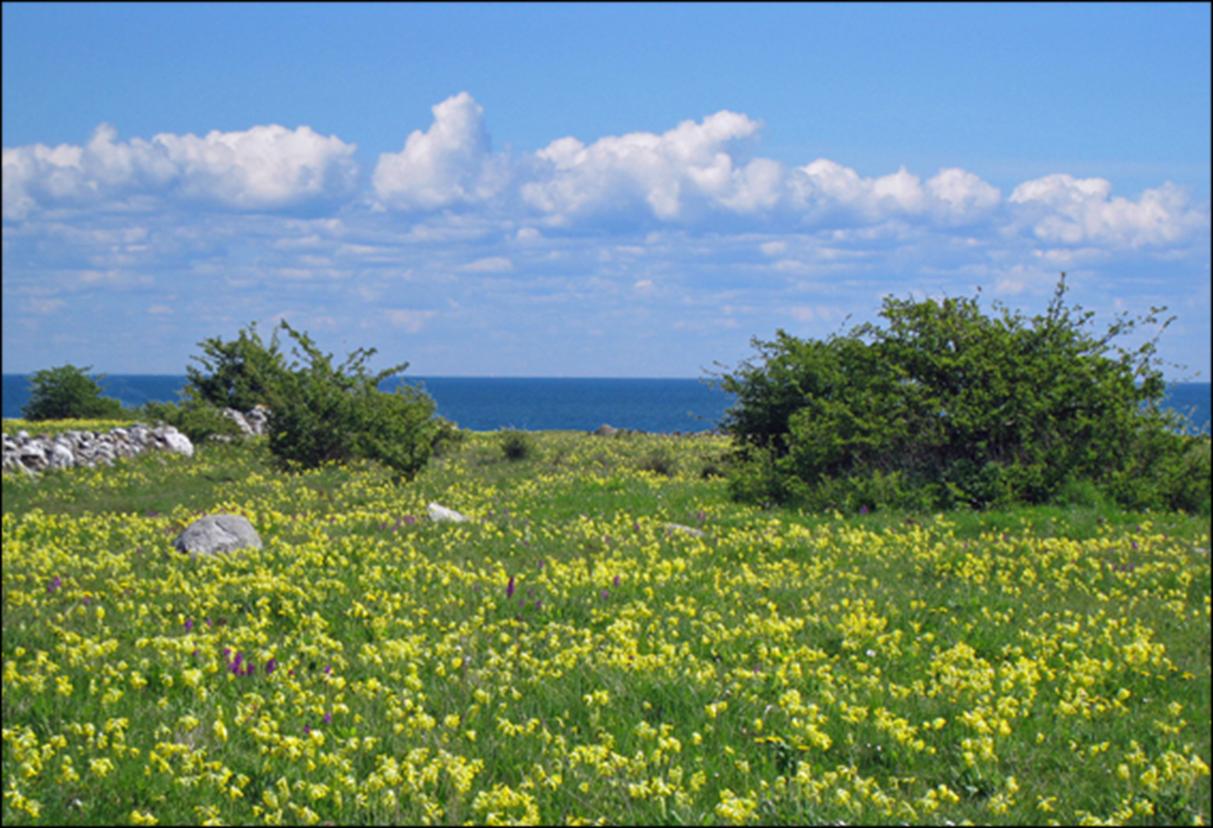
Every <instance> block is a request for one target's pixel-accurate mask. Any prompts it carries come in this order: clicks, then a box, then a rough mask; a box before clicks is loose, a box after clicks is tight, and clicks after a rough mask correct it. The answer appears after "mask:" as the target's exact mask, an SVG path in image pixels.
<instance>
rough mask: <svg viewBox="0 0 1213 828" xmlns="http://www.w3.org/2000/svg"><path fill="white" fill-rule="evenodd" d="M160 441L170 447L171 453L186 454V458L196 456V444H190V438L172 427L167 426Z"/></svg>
mask: <svg viewBox="0 0 1213 828" xmlns="http://www.w3.org/2000/svg"><path fill="white" fill-rule="evenodd" d="M160 439H162V440H163V441H164V443H165V444H166V445H167V446H168V448H169V450H170V451H175V452H177V453H178V454H184V455H185V456H186V457H193V456H194V444H193V443H191V442H190V438H189V437H186V436H185V435H184V434H182V433H181V432H180V431H178V430H177V429H175V428H173V427H172V426H165V427H164V430H163V433H162V434H161V435H160Z"/></svg>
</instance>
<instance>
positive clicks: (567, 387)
mask: <svg viewBox="0 0 1213 828" xmlns="http://www.w3.org/2000/svg"><path fill="white" fill-rule="evenodd" d="M3 379H4V387H3V409H4V411H3V416H4V417H5V418H10V417H20V416H21V408H22V407H23V406H24V405H25V404H26V402H28V400H29V393H30V377H29V375H28V374H4V375H3ZM399 382H407V383H409V384H412V385H416V386H420V387H421V388H423V389H424V390H425V391H426V393H428V394H429V395H430V396H431V397H433V399H434V402H435V403H436V404H437V406H438V413H439V414H440V415H441V416H443V417H446V418H447V419H448V420H451V421H453V422H455V423H457V424H458V425H459V426H461V427H462V428H468V429H471V430H473V431H494V430H496V429H500V428H517V429H522V430H525V431H547V430H572V431H589V430H592V429H595V428H597V427H598V426H600V425H603V424H606V425H611V426H614V427H615V428H627V429H635V430H638V431H648V432H654V433H661V434H673V433H688V432H703V431H711V430H713V429H715V428H716V427H717V426H718V425H719V424H720V421H721V418H722V417H723V416H724V413H725V411H726V409H728V408H729V406H731V405H732V404H733V401H734V400H733V396H732V395H731V394H729V393H727V392H726V391H724V390H723V389H722V388H720V387H719V385H717V384H715V383H713V382H712V381H710V380H708V379H574V378H541V377H393V378H391V379H388V380H385V381H384V383H383V384H382V385H381V386H380V387H381V388H383V390H385V391H390V390H392V389H393V388H395V387H396V384H397V383H399ZM98 384H99V385H100V386H101V390H102V394H103V395H104V396H107V397H114V398H115V399H117V400H119V401H121V402H122V404H123V405H126V406H137V405H141V404H143V403H145V402H150V401H155V402H174V401H176V400H178V399H179V393H180V391H181V389H183V388H184V387H185V384H186V377H185V376H184V375H178V374H109V375H102V376H101V378H100V379H99V380H98ZM1165 404H1166V405H1168V406H1170V407H1171V408H1174V409H1176V410H1178V411H1179V412H1180V413H1181V414H1186V415H1187V416H1188V426H1187V428H1186V430H1187V431H1188V432H1191V433H1205V434H1208V433H1209V427H1210V426H1209V420H1210V384H1209V383H1207V382H1180V383H1173V384H1171V385H1170V386H1168V388H1167V394H1166V398H1165Z"/></svg>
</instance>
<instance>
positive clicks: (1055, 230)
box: [1010, 173, 1209, 247]
mask: <svg viewBox="0 0 1213 828" xmlns="http://www.w3.org/2000/svg"><path fill="white" fill-rule="evenodd" d="M1111 192H1112V184H1111V182H1109V181H1107V180H1105V179H1103V178H1074V177H1072V176H1069V175H1065V174H1063V173H1058V174H1054V175H1047V176H1044V177H1043V178H1037V179H1033V180H1032V181H1025V182H1024V183H1023V184H1020V185H1019V186H1018V187H1016V188H1015V190H1014V192H1012V193H1011V199H1010V200H1011V203H1012V204H1013V205H1015V206H1016V207H1017V208H1018V213H1019V217H1020V220H1021V221H1023V222H1024V223H1026V224H1027V225H1028V226H1030V228H1031V230H1032V233H1033V234H1034V235H1035V236H1036V238H1038V239H1040V240H1042V241H1046V242H1054V243H1062V244H1074V245H1079V244H1084V243H1089V242H1101V243H1107V244H1111V245H1114V246H1118V247H1141V246H1143V245H1166V244H1171V243H1174V242H1176V241H1178V240H1180V239H1181V238H1182V237H1184V236H1186V235H1187V234H1188V233H1189V232H1190V231H1192V230H1195V229H1198V228H1201V227H1204V226H1207V225H1208V221H1209V216H1208V212H1207V211H1202V210H1200V209H1198V208H1195V207H1193V206H1192V205H1191V204H1190V203H1189V200H1188V197H1187V195H1186V194H1185V193H1184V191H1183V190H1182V189H1180V188H1179V187H1176V186H1174V185H1173V184H1170V183H1166V184H1163V185H1162V186H1161V187H1156V188H1154V189H1149V190H1146V191H1145V192H1143V193H1142V194H1141V197H1140V198H1139V199H1137V201H1130V200H1129V199H1126V198H1124V197H1123V196H1117V197H1115V198H1109V196H1110V195H1111Z"/></svg>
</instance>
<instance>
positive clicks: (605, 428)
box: [594, 423, 619, 437]
mask: <svg viewBox="0 0 1213 828" xmlns="http://www.w3.org/2000/svg"><path fill="white" fill-rule="evenodd" d="M618 433H619V429H617V428H615V427H614V426H609V425H607V424H606V423H603V424H602V425H600V426H598V428H596V429H594V436H596V437H614V436H615V435H616V434H618Z"/></svg>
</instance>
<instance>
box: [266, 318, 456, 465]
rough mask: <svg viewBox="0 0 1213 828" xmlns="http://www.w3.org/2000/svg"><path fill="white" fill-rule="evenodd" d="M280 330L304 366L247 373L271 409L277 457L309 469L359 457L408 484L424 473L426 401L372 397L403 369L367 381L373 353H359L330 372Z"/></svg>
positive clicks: (410, 392) (432, 432)
mask: <svg viewBox="0 0 1213 828" xmlns="http://www.w3.org/2000/svg"><path fill="white" fill-rule="evenodd" d="M282 328H283V330H285V331H286V332H287V333H288V334H289V335H290V336H291V338H292V339H294V341H295V343H296V346H297V347H296V348H295V349H294V353H295V356H296V358H297V359H300V358H302V359H305V360H306V361H305V362H298V361H296V362H292V363H291V364H290V365H285V364H281V363H280V362H278V361H276V360H273V359H262V360H260V361H259V362H257V363H256V364H257V367H256V368H255V373H254V378H255V381H256V384H257V386H258V387H259V388H260V389H262V391H263V392H264V394H265V397H264V399H265V401H266V402H267V403H268V405H269V408H270V414H269V420H268V422H267V424H266V425H267V428H268V431H269V446H270V451H271V452H272V453H273V454H274V455H275V456H276V457H277V458H279V459H280V460H282V461H283V462H285V463H287V464H297V465H300V466H303V467H313V466H317V465H320V464H321V463H325V462H329V461H338V462H341V461H345V460H350V459H353V458H359V457H362V458H368V459H372V460H378V461H379V462H381V463H383V464H384V465H386V466H388V467H390V468H391V469H393V470H394V471H395V472H397V473H398V474H399V475H401V476H403V477H408V478H411V477H412V476H413V475H414V474H416V473H417V471H419V470H420V469H421V468H422V467H423V466H425V464H426V462H427V461H428V460H429V458H430V454H431V452H432V451H433V447H434V443H435V440H436V438H437V436H438V433H439V425H438V423H437V422H436V421H435V418H434V402H433V400H432V399H430V397H429V396H427V395H426V394H425V393H424V392H422V391H420V390H418V389H416V388H414V387H412V386H409V385H404V384H402V385H400V386H399V387H398V388H397V389H396V391H395V393H391V394H389V393H385V392H383V391H380V390H379V383H380V382H381V381H383V380H384V379H387V378H388V377H391V376H393V375H395V374H398V373H400V372H402V371H403V370H404V369H405V368H406V367H408V364H407V363H402V364H400V365H396V366H393V367H391V368H388V369H386V370H384V371H380V372H379V373H377V374H370V373H368V372H367V370H366V367H365V366H366V362H367V360H369V359H370V358H371V357H372V356H374V355H375V353H376V350H375V349H374V348H371V349H365V348H359V349H357V350H356V351H354V352H353V353H351V354H350V355H349V357H348V358H347V359H346V361H345V362H344V363H342V364H341V365H339V366H336V367H334V366H333V363H332V355H330V354H324V353H322V352H321V351H320V350H319V349H318V348H317V347H316V345H315V344H314V343H313V342H312V340H311V338H310V337H308V335H307V334H306V333H302V332H298V331H296V330H295V329H293V328H292V327H290V325H289V324H287V323H286V322H285V321H284V322H282ZM246 364H247V363H246Z"/></svg>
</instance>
